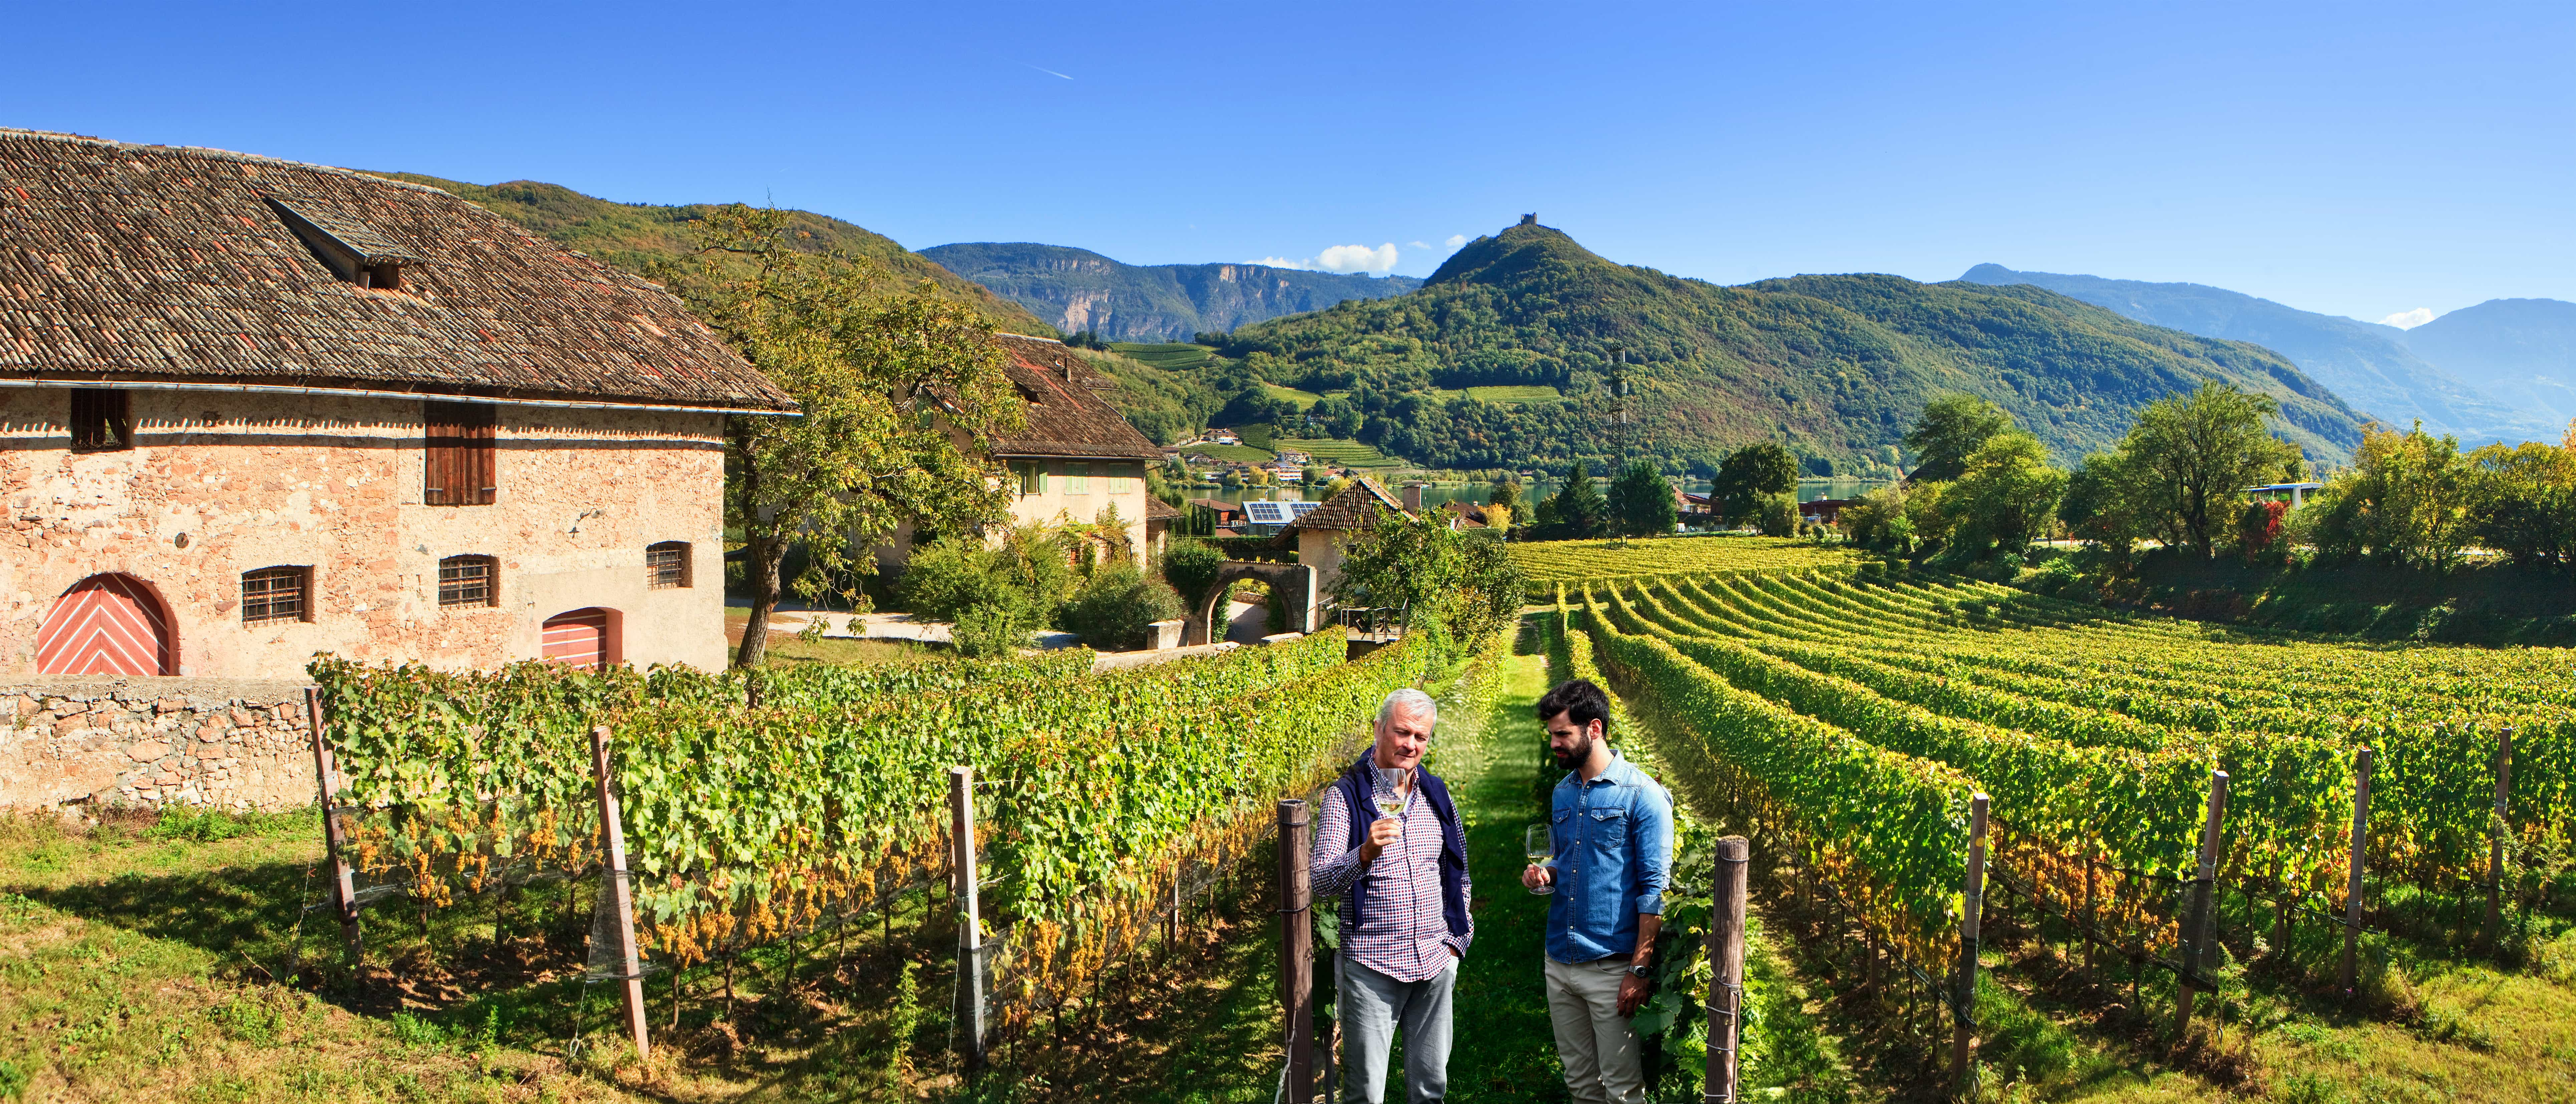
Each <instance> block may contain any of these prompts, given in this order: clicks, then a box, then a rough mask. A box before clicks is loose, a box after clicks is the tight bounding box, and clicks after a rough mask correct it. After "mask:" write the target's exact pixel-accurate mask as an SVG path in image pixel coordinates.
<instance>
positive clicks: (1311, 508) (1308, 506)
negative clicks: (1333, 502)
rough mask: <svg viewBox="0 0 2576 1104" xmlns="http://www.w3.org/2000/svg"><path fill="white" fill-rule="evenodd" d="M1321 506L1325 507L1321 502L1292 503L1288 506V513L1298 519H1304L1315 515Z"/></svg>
mask: <svg viewBox="0 0 2576 1104" xmlns="http://www.w3.org/2000/svg"><path fill="white" fill-rule="evenodd" d="M1321 505H1323V503H1321V502H1291V503H1289V504H1288V512H1289V514H1291V515H1293V516H1296V517H1304V516H1306V515H1308V514H1311V513H1314V512H1315V508H1316V507H1318V506H1321Z"/></svg>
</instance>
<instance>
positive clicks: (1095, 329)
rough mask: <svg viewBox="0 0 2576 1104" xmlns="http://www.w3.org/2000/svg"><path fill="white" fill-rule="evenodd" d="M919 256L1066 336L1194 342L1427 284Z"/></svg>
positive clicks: (975, 246)
mask: <svg viewBox="0 0 2576 1104" xmlns="http://www.w3.org/2000/svg"><path fill="white" fill-rule="evenodd" d="M921 255H922V256H924V257H928V258H930V259H931V260H934V261H937V262H939V263H940V264H942V265H944V266H946V267H947V268H948V269H949V270H950V271H952V272H955V273H956V274H958V275H959V276H963V277H965V278H966V279H969V280H973V281H975V282H976V283H979V284H982V285H984V286H985V287H987V288H990V289H992V290H993V291H995V292H998V293H1000V294H1001V295H1003V296H1004V297H1006V298H1009V299H1011V300H1013V301H1015V302H1017V303H1019V304H1020V305H1021V306H1024V307H1027V308H1028V309H1029V310H1030V311H1032V312H1035V313H1036V314H1037V316H1038V317H1040V318H1044V319H1046V320H1047V321H1048V322H1050V323H1053V324H1054V325H1055V326H1056V327H1057V328H1058V329H1061V330H1063V331H1065V332H1066V333H1082V332H1089V333H1095V334H1098V335H1100V337H1101V338H1103V339H1105V340H1109V341H1146V342H1153V341H1188V340H1190V339H1192V338H1193V337H1195V336H1197V335H1198V334H1200V333H1204V332H1215V333H1224V332H1225V331H1227V330H1231V329H1233V328H1235V327H1237V326H1241V325H1245V324H1248V323H1252V322H1259V321H1262V320H1264V319H1270V318H1277V317H1279V316H1280V315H1283V314H1298V313H1301V312H1304V311H1311V310H1321V309H1323V308H1325V307H1329V306H1332V305H1333V304H1335V303H1339V302H1341V301H1343V300H1345V299H1382V298H1385V297H1387V296H1390V295H1401V294H1403V293H1405V292H1408V291H1411V290H1413V289H1415V288H1417V287H1421V286H1422V281H1421V280H1420V279H1419V278H1416V277H1412V276H1385V277H1369V276H1361V275H1341V274H1338V273H1332V272H1308V271H1304V270H1302V269H1294V268H1278V267H1274V266H1271V265H1258V264H1171V265H1131V264H1125V263H1122V262H1119V261H1114V260H1111V259H1109V258H1107V257H1103V256H1101V255H1100V254H1098V253H1094V252H1092V251H1090V250H1088V249H1072V248H1068V247H1065V246H1061V245H1038V244H1036V243H1033V242H961V243H958V244H955V245H935V246H932V247H930V248H928V249H924V250H922V251H921Z"/></svg>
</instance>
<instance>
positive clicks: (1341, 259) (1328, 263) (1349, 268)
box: [1315, 242, 1395, 276]
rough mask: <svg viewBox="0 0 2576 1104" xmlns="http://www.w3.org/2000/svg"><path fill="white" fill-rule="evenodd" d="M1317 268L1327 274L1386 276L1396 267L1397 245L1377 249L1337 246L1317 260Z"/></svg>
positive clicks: (1363, 246) (1386, 245)
mask: <svg viewBox="0 0 2576 1104" xmlns="http://www.w3.org/2000/svg"><path fill="white" fill-rule="evenodd" d="M1315 267H1317V268H1321V269H1323V270H1325V271H1327V272H1375V273H1377V274H1379V275H1381V276H1382V275H1385V274H1386V273H1387V271H1388V270H1389V269H1392V268H1394V267H1395V243H1394V242H1388V243H1386V244H1385V245H1381V246H1379V247H1377V248H1375V249H1371V248H1369V247H1367V246H1365V245H1336V246H1331V247H1329V248H1327V249H1325V250H1324V253H1323V255H1322V256H1320V257H1317V258H1315Z"/></svg>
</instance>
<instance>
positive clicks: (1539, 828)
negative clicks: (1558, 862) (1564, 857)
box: [1524, 824, 1556, 894]
mask: <svg viewBox="0 0 2576 1104" xmlns="http://www.w3.org/2000/svg"><path fill="white" fill-rule="evenodd" d="M1524 850H1525V851H1526V853H1527V854H1528V855H1529V861H1530V862H1531V863H1533V864H1536V865H1539V866H1546V865H1547V864H1549V863H1550V862H1553V861H1555V859H1556V837H1555V835H1554V833H1551V832H1549V831H1548V827H1547V825H1544V824H1533V825H1530V830H1529V846H1528V847H1527V848H1525V849H1524ZM1530 892H1532V893H1538V894H1548V893H1554V892H1556V883H1555V882H1553V881H1551V882H1549V883H1547V884H1546V885H1543V886H1540V887H1538V888H1537V889H1533V890H1531V891H1530Z"/></svg>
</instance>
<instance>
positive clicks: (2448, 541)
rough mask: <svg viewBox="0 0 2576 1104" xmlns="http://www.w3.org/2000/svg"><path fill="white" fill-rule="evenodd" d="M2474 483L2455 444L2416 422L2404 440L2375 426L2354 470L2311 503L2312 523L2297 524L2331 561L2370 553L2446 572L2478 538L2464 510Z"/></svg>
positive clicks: (2364, 438) (2401, 435)
mask: <svg viewBox="0 0 2576 1104" xmlns="http://www.w3.org/2000/svg"><path fill="white" fill-rule="evenodd" d="M2477 480H2478V472H2477V470H2476V469H2475V468H2474V467H2473V466H2472V465H2471V463H2470V461H2469V458H2468V457H2465V456H2462V455H2460V442H2459V439H2458V438H2456V437H2452V436H2449V435H2447V434H2446V435H2444V436H2441V437H2435V436H2432V435H2431V434H2428V433H2425V432H2424V427H2423V425H2422V424H2421V423H2418V424H2417V425H2416V427H2415V429H2414V430H2413V431H2411V432H2408V433H2398V432H2395V431H2392V430H2383V429H2379V428H2376V427H2373V428H2371V429H2370V430H2368V431H2367V432H2365V433H2364V434H2363V435H2362V439H2361V448H2359V449H2357V450H2355V451H2354V453H2353V465H2352V467H2351V469H2350V470H2347V471H2345V472H2344V473H2342V474H2340V475H2338V476H2336V477H2335V478H2334V479H2333V480H2332V481H2330V482H2329V483H2327V484H2326V489H2325V491H2324V493H2323V494H2321V495H2319V496H2318V499H2317V500H2316V501H2314V502H2312V503H2311V504H2310V509H2312V510H2314V511H2315V513H2316V516H2315V517H2314V518H2313V519H2306V518H2303V519H2301V520H2302V523H2303V525H2302V527H2303V528H2304V529H2305V534H2304V535H2305V536H2306V537H2307V539H2308V540H2309V541H2310V542H2311V543H2313V544H2315V545H2316V546H2317V550H2318V551H2319V552H2320V553H2323V554H2325V555H2327V556H2329V557H2332V558H2335V559H2349V558H2351V557H2354V556H2357V555H2360V554H2361V553H2363V552H2375V553H2378V554H2380V555H2383V556H2387V557H2389V558H2391V559H2394V560H2396V561H2398V562H2400V563H2403V564H2406V565H2408V566H2411V567H2417V568H2423V569H2426V570H2431V571H2444V570H2448V569H2450V568H2451V567H2452V566H2454V565H2456V564H2457V563H2458V562H2459V558H2460V553H2461V552H2462V551H2464V550H2466V548H2467V547H2468V544H2469V541H2470V539H2471V538H2472V537H2473V536H2474V535H2475V529H2474V527H2473V525H2472V519H2471V518H2470V515H2469V507H2470V505H2471V495H2472V493H2473V488H2474V486H2475V484H2476V482H2477ZM2299 512H2300V513H2301V514H2306V513H2309V510H2301V511H2299Z"/></svg>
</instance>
